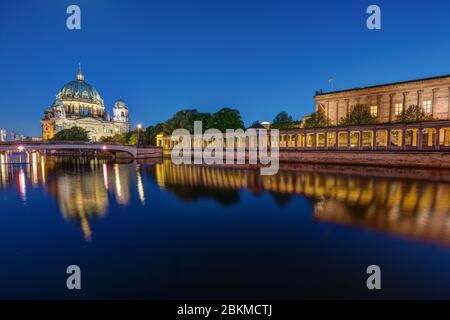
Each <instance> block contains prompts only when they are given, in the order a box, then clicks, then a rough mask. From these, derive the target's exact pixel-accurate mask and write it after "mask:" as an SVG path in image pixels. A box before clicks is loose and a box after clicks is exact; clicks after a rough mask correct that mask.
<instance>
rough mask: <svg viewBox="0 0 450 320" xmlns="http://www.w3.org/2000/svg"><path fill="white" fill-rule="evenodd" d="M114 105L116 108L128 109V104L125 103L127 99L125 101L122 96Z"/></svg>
mask: <svg viewBox="0 0 450 320" xmlns="http://www.w3.org/2000/svg"><path fill="white" fill-rule="evenodd" d="M114 107H115V108H125V109H128V106H127V104H126V103H125V101H123V99H122V97H120V98H119V99H117V101H116V103H114Z"/></svg>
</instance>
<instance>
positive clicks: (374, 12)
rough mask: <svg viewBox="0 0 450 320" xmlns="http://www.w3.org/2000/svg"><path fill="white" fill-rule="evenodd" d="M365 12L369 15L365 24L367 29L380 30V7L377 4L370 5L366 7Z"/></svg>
mask: <svg viewBox="0 0 450 320" xmlns="http://www.w3.org/2000/svg"><path fill="white" fill-rule="evenodd" d="M366 13H367V14H370V16H369V17H368V18H367V21H366V26H367V29H369V30H381V9H380V7H379V6H377V5H374V4H373V5H370V6H368V7H367V11H366Z"/></svg>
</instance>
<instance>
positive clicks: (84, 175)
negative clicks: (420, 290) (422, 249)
mask: <svg viewBox="0 0 450 320" xmlns="http://www.w3.org/2000/svg"><path fill="white" fill-rule="evenodd" d="M31 159H32V161H30V162H29V164H26V165H7V164H1V165H0V184H1V188H2V189H7V188H10V187H14V188H17V190H18V194H19V196H20V199H21V201H23V202H27V204H28V205H32V204H31V203H30V201H31V198H32V197H31V196H30V194H31V191H32V189H34V188H37V187H39V186H41V187H43V188H45V189H46V190H47V191H48V192H49V193H50V194H51V195H52V196H53V197H54V198H55V199H56V200H57V203H58V206H59V209H60V211H61V214H62V215H63V216H64V218H65V219H66V220H68V221H77V223H79V224H80V226H81V230H82V232H83V234H84V237H85V238H86V240H90V239H91V237H92V226H91V224H92V220H93V219H95V218H96V217H102V216H104V215H106V214H107V213H108V210H109V207H110V204H111V203H110V201H111V200H115V201H116V203H117V204H119V205H120V206H128V205H129V204H130V202H131V201H132V200H133V195H135V197H137V199H136V200H139V202H140V203H141V204H142V205H145V204H146V202H147V197H146V194H145V187H144V186H145V184H144V177H145V175H149V176H151V177H154V179H155V180H156V182H157V184H158V186H159V187H160V189H161V190H162V191H167V192H172V193H174V194H175V195H176V196H177V198H178V200H179V201H200V200H201V199H204V198H212V199H214V200H215V201H216V202H218V203H219V204H221V205H223V206H232V205H234V204H236V203H238V202H239V201H241V199H240V190H248V191H249V192H251V193H253V194H262V193H270V194H271V195H272V197H273V199H274V202H275V203H277V204H278V205H279V206H285V205H289V203H290V202H291V201H292V200H293V199H294V197H305V198H307V199H308V200H309V201H310V203H311V204H312V207H313V212H312V217H313V219H314V220H315V221H318V222H326V223H335V224H341V225H346V226H353V227H358V228H362V229H374V230H378V231H382V232H387V233H390V234H394V235H397V236H405V237H410V238H414V239H419V240H429V241H433V242H436V243H441V244H445V245H450V197H449V196H450V173H449V172H447V173H446V174H447V177H448V179H444V180H442V176H443V174H442V173H440V174H441V175H440V177H441V178H440V179H441V181H438V180H436V181H433V179H431V178H430V179H417V176H418V175H416V174H415V173H414V172H411V170H403V171H404V172H406V174H409V175H411V176H412V177H407V176H402V177H399V178H393V177H391V176H394V175H395V174H398V173H399V172H401V170H398V169H395V170H397V171H392V173H391V172H387V173H386V172H385V171H386V170H387V169H386V170H385V169H383V170H381V171H382V172H385V173H384V175H385V177H382V176H375V174H374V173H370V175H368V174H366V175H362V174H361V173H359V174H355V173H354V172H351V173H349V172H343V171H342V168H341V169H336V170H334V171H333V170H330V167H326V168H319V169H318V168H316V167H311V168H309V169H308V167H307V166H303V167H302V169H301V170H289V171H288V170H285V171H283V170H282V171H280V172H279V173H278V174H277V175H276V176H260V175H259V170H256V169H255V170H253V169H238V168H235V167H233V168H225V167H211V166H195V165H184V166H175V165H173V164H172V163H171V162H170V161H164V162H163V163H161V164H156V166H145V167H144V166H140V165H120V164H107V163H106V162H105V161H101V160H95V159H94V160H92V159H91V160H88V159H73V160H71V161H70V162H67V161H53V160H52V161H49V160H46V159H45V158H44V157H41V156H39V155H36V156H34V157H33V156H32V158H31ZM144 168H145V169H144ZM353 170H354V169H353ZM392 170H394V169H392ZM366 171H367V170H366ZM432 173H433V172H432ZM432 173H431V174H432ZM444 175H445V174H444Z"/></svg>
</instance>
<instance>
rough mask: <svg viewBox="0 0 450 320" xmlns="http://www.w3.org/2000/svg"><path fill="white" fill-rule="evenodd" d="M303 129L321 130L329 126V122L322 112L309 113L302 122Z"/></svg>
mask: <svg viewBox="0 0 450 320" xmlns="http://www.w3.org/2000/svg"><path fill="white" fill-rule="evenodd" d="M303 125H304V126H305V128H323V127H327V126H329V125H330V120H329V119H328V118H327V117H326V116H325V114H324V113H323V112H320V111H316V112H313V113H311V114H310V115H309V116H308V117H307V118H306V119H305V121H304V122H303Z"/></svg>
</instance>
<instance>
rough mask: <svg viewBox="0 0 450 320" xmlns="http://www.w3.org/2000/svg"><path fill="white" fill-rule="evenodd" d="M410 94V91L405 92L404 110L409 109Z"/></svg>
mask: <svg viewBox="0 0 450 320" xmlns="http://www.w3.org/2000/svg"><path fill="white" fill-rule="evenodd" d="M408 94H409V92H403V110H406V109H408Z"/></svg>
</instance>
